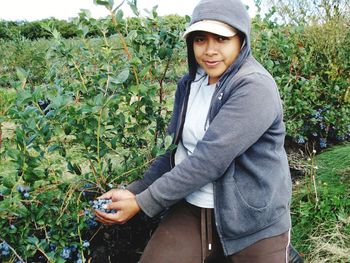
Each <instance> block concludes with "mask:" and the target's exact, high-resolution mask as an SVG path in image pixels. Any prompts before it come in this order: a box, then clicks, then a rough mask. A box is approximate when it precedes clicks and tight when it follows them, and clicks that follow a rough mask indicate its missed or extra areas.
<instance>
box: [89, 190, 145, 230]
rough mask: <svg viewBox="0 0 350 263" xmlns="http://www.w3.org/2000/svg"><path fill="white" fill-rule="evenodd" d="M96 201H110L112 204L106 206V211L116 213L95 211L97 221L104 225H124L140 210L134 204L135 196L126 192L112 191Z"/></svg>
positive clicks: (135, 203)
mask: <svg viewBox="0 0 350 263" xmlns="http://www.w3.org/2000/svg"><path fill="white" fill-rule="evenodd" d="M98 199H111V200H112V203H110V204H108V205H106V209H114V210H116V211H117V212H116V213H114V214H112V213H104V212H102V211H100V210H95V215H96V217H97V221H99V222H101V223H103V224H106V225H112V224H125V223H126V222H127V221H128V220H129V219H131V218H132V217H134V216H135V215H136V214H137V213H138V212H139V211H140V210H141V209H140V207H139V205H138V204H137V202H136V197H135V195H134V194H133V193H131V192H130V191H128V190H123V189H113V190H110V191H108V192H107V193H105V194H103V195H101V196H100V197H99V198H98Z"/></svg>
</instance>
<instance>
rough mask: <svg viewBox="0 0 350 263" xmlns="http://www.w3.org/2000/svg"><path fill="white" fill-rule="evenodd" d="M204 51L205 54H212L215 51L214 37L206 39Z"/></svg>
mask: <svg viewBox="0 0 350 263" xmlns="http://www.w3.org/2000/svg"><path fill="white" fill-rule="evenodd" d="M206 53H207V55H213V54H216V53H217V43H216V41H215V39H212V38H209V39H208V42H207V48H206Z"/></svg>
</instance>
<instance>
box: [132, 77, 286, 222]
mask: <svg viewBox="0 0 350 263" xmlns="http://www.w3.org/2000/svg"><path fill="white" fill-rule="evenodd" d="M236 85H237V86H236ZM235 86H236V87H235V88H234V90H233V91H232V92H231V94H229V97H228V98H227V100H226V101H225V103H224V104H223V105H222V107H221V109H220V110H219V112H218V113H217V114H216V116H215V117H214V118H213V120H212V121H211V123H210V126H209V128H208V130H207V131H206V133H205V135H204V137H203V139H202V140H200V141H198V143H197V146H196V148H195V150H194V152H193V154H192V155H191V156H189V157H188V158H187V159H185V160H184V161H183V162H181V163H180V164H179V165H177V166H176V167H174V168H173V169H172V170H171V171H169V172H167V173H165V174H164V175H163V176H162V177H160V178H158V179H157V180H155V181H154V182H153V183H152V184H151V185H150V186H149V187H148V188H147V189H145V190H144V191H143V192H141V193H140V194H138V195H136V200H137V202H138V204H139V206H140V207H141V209H142V210H143V211H144V212H145V213H146V214H147V215H148V216H151V217H153V216H155V215H156V214H158V213H159V212H160V211H162V210H163V209H165V208H167V207H169V206H171V205H173V204H175V203H176V202H178V201H179V200H181V199H183V198H185V197H186V196H187V195H189V194H190V193H192V192H194V191H195V190H197V189H199V188H201V187H203V186H204V185H206V184H208V183H209V182H213V181H215V180H217V179H218V178H219V177H221V176H222V175H223V174H224V172H225V171H226V169H227V168H228V167H229V165H230V164H231V163H232V162H233V161H234V159H235V158H236V157H238V156H239V155H241V154H242V153H244V152H245V151H246V150H247V149H248V148H249V147H251V146H252V145H253V144H254V143H255V142H257V141H258V139H259V138H260V137H261V136H262V135H263V134H264V133H266V132H267V131H268V130H269V128H270V127H271V126H272V124H273V122H274V121H275V119H276V118H277V117H278V115H279V116H280V115H281V107H280V100H279V95H278V91H277V87H276V85H275V83H274V81H273V79H271V78H269V77H268V76H265V75H263V74H258V73H256V74H251V75H249V76H248V77H247V76H246V77H245V78H244V80H243V81H241V82H240V83H236V84H235Z"/></svg>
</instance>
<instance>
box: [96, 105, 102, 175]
mask: <svg viewBox="0 0 350 263" xmlns="http://www.w3.org/2000/svg"><path fill="white" fill-rule="evenodd" d="M102 110H103V108H102V109H101V110H100V112H99V114H98V124H97V135H96V136H97V163H98V170H99V173H100V176H101V177H102V166H101V157H100V136H101V118H102Z"/></svg>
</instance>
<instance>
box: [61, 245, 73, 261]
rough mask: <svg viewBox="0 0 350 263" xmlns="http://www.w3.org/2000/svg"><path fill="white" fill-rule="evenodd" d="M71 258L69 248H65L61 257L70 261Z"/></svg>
mask: <svg viewBox="0 0 350 263" xmlns="http://www.w3.org/2000/svg"><path fill="white" fill-rule="evenodd" d="M70 256H71V250H70V248H69V247H64V248H63V250H62V252H61V257H63V258H64V259H69V258H70Z"/></svg>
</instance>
